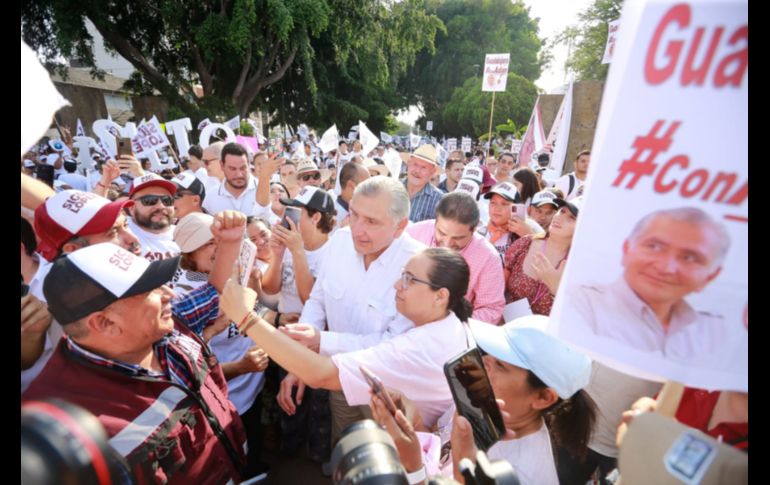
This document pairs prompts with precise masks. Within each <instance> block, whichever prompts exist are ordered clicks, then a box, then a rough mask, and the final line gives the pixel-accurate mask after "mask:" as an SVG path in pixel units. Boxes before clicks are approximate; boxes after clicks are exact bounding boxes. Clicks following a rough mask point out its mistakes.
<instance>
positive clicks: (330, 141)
mask: <svg viewBox="0 0 770 485" xmlns="http://www.w3.org/2000/svg"><path fill="white" fill-rule="evenodd" d="M339 144H340V134H339V132H337V125H336V124H334V125H332V126H330V127H329V129H327V130H326V131H324V134H323V136H322V137H321V141H319V142H318V148H320V149H321V153H329V152H330V151H332V150H336V149H337V148H339Z"/></svg>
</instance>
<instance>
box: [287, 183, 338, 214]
mask: <svg viewBox="0 0 770 485" xmlns="http://www.w3.org/2000/svg"><path fill="white" fill-rule="evenodd" d="M281 204H283V205H288V206H292V207H306V208H308V209H313V210H314V211H318V212H336V210H335V209H334V199H332V196H331V195H329V194H328V193H327V192H326V191H325V190H324V189H319V188H318V187H314V186H312V185H306V186H304V187H302V190H300V191H299V194H297V196H296V197H295V198H293V199H281Z"/></svg>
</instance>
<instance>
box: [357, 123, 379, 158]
mask: <svg viewBox="0 0 770 485" xmlns="http://www.w3.org/2000/svg"><path fill="white" fill-rule="evenodd" d="M358 136H359V138H360V140H361V146H362V155H363V156H364V157H367V156H369V152H371V151H372V150H374V149H375V148H377V145H379V144H380V139H379V138H377V136H376V135H375V134H374V133H372V131H371V130H370V129H369V128H368V127H367V126H366V124H365V123H364V122H363V121H361V120H358Z"/></svg>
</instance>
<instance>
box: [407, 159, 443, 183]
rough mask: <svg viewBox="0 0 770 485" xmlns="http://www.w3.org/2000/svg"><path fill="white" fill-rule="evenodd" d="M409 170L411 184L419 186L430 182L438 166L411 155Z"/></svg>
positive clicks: (408, 164)
mask: <svg viewBox="0 0 770 485" xmlns="http://www.w3.org/2000/svg"><path fill="white" fill-rule="evenodd" d="M407 168H408V170H409V184H410V185H414V186H417V187H424V186H425V184H427V183H428V182H430V179H431V178H432V177H433V175H435V174H436V166H435V165H433V164H432V163H430V162H426V161H424V160H420V159H419V158H417V157H410V158H409V162H407Z"/></svg>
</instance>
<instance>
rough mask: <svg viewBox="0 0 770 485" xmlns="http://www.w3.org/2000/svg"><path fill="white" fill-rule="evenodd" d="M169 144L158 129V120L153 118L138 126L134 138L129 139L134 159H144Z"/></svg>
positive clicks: (164, 135)
mask: <svg viewBox="0 0 770 485" xmlns="http://www.w3.org/2000/svg"><path fill="white" fill-rule="evenodd" d="M170 144H171V143H169V141H168V137H166V134H165V133H163V130H162V129H161V128H160V123H159V122H158V119H157V118H156V117H154V116H153V117H152V119H151V120H150V121H147V122H145V123H143V124H141V125H139V127H138V128H137V129H136V136H135V137H133V138H132V139H131V148H132V150H133V152H134V156H135V157H136V158H146V157H148V156H149V154H150V153H154V152H156V151H158V150H160V149H161V148H165V147H167V146H169V145H170Z"/></svg>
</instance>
